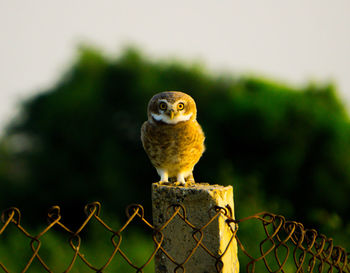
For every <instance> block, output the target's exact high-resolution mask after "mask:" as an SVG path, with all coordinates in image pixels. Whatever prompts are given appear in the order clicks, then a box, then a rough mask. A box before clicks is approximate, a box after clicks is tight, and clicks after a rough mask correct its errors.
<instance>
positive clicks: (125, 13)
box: [0, 0, 350, 134]
mask: <svg viewBox="0 0 350 273" xmlns="http://www.w3.org/2000/svg"><path fill="white" fill-rule="evenodd" d="M349 13H350V1H349V0H211V1H209V0H177V1H166V0H147V1H141V0H139V1H136V0H128V1H125V0H124V1H120V0H99V1H96V0H56V1H55V0H30V1H26V0H11V1H10V0H0V37H1V38H0V39H1V40H0V134H2V133H3V130H4V126H5V125H6V124H7V123H8V122H9V121H10V120H11V119H12V118H14V117H15V116H16V115H17V114H18V112H19V109H20V104H21V102H22V101H23V100H25V99H27V98H30V97H31V96H33V95H35V94H37V93H38V92H41V91H43V90H45V89H47V88H50V87H51V86H53V85H54V84H55V83H56V82H57V81H58V79H59V78H60V76H61V75H62V74H63V73H64V71H65V70H66V69H67V68H68V67H69V65H70V64H71V63H72V61H73V59H74V56H76V52H77V47H78V45H80V44H82V43H86V44H91V45H94V46H97V47H98V48H100V49H102V50H103V51H104V52H105V53H106V54H111V55H118V54H119V53H120V52H121V50H122V49H123V48H124V47H125V46H126V45H135V46H137V47H139V48H140V49H141V50H142V51H143V52H145V53H146V55H147V56H149V57H151V58H155V59H161V58H172V59H173V58H180V59H182V60H186V61H187V60H188V61H189V62H191V61H201V62H202V63H203V64H205V66H206V67H207V68H208V69H209V70H213V71H225V72H231V73H232V74H239V75H246V74H249V75H256V76H264V77H268V78H270V79H272V80H276V81H280V82H284V83H287V84H290V85H292V86H304V85H306V84H307V83H308V82H310V81H317V82H320V83H327V82H332V83H334V84H335V85H336V86H337V89H338V90H339V95H340V96H341V98H342V99H343V101H344V104H345V105H346V106H347V107H348V109H350V69H349V65H350V16H349ZM156 91H161V90H156Z"/></svg>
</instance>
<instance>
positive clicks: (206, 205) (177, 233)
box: [152, 183, 239, 273]
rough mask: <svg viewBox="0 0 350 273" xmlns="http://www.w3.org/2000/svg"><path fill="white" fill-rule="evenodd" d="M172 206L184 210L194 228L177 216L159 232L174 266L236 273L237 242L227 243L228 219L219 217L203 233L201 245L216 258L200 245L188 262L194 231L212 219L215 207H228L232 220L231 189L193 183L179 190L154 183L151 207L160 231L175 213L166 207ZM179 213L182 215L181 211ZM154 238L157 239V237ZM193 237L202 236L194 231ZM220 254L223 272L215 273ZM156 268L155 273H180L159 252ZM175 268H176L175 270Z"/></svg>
mask: <svg viewBox="0 0 350 273" xmlns="http://www.w3.org/2000/svg"><path fill="white" fill-rule="evenodd" d="M174 204H180V205H182V206H184V207H185V208H186V219H187V220H188V221H189V222H190V223H191V224H192V225H193V226H194V228H193V227H191V226H189V225H188V224H186V223H185V222H184V221H183V220H182V219H181V218H180V217H179V216H176V217H175V218H174V219H173V220H172V221H171V222H170V223H169V225H168V226H167V227H165V228H164V229H163V230H162V233H163V234H164V239H163V242H162V246H163V248H164V250H165V251H166V252H168V254H169V255H170V256H171V257H172V258H173V259H174V260H175V261H176V263H177V264H179V265H182V266H183V268H184V269H185V272H186V273H215V272H222V273H233V272H235V273H237V272H239V263H238V259H237V243H236V240H233V241H232V242H231V243H230V244H229V242H230V239H231V237H232V231H231V230H230V228H229V227H228V225H227V223H226V222H225V220H227V218H226V217H225V216H224V215H221V214H220V216H218V217H217V218H215V219H214V220H213V221H212V222H211V223H210V224H209V225H208V226H207V227H205V228H204V229H203V230H202V232H203V241H202V243H203V244H204V245H205V246H206V247H207V249H208V250H209V251H210V252H211V253H212V254H213V255H215V257H216V258H217V259H216V258H213V257H212V256H210V255H209V254H208V253H207V252H206V251H205V250H204V249H203V248H202V247H201V246H199V247H198V248H197V249H196V251H195V252H194V254H193V256H191V257H190V258H189V259H188V260H187V258H188V257H189V255H190V254H191V252H192V251H193V249H194V248H195V247H196V245H197V242H196V240H195V239H194V238H193V234H194V233H195V229H200V228H202V227H203V226H204V225H206V224H207V223H208V222H209V221H210V219H212V218H213V216H215V214H216V212H215V209H214V208H215V206H220V207H227V205H228V206H229V207H230V208H231V209H232V217H234V206H233V189H232V186H227V187H224V186H220V185H209V184H204V183H196V184H194V185H191V186H189V187H181V186H172V185H160V184H159V183H153V184H152V205H153V224H154V226H155V227H157V228H158V229H161V228H162V226H163V225H164V224H165V223H166V221H167V220H168V219H169V218H170V216H171V215H172V214H173V213H174V208H172V207H171V208H169V206H171V205H174ZM180 213H181V214H182V215H183V212H182V210H181V211H180ZM232 227H234V225H232ZM157 237H158V238H160V236H157ZM195 237H196V238H197V239H198V240H199V239H200V238H201V233H200V232H196V233H195ZM159 240H160V239H159ZM228 245H229V246H228ZM227 247H228V248H227ZM226 249H227V250H226ZM225 250H226V252H225ZM224 252H225V253H224ZM223 253H224V255H223V256H222V258H221V261H222V263H219V265H218V267H219V268H222V271H218V270H217V266H216V265H215V264H216V262H217V261H218V260H219V257H220V256H221V255H222V254H223ZM155 266H156V273H173V272H179V273H180V272H183V270H182V268H181V266H180V267H178V265H176V264H175V263H173V262H172V261H171V260H170V259H169V258H168V257H167V256H166V255H165V254H164V253H163V252H162V251H161V250H159V251H158V252H157V255H156V257H155ZM177 267H178V269H177V270H176V271H174V270H175V269H176V268H177Z"/></svg>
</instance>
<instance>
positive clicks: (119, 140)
mask: <svg viewBox="0 0 350 273" xmlns="http://www.w3.org/2000/svg"><path fill="white" fill-rule="evenodd" d="M164 90H181V91H184V92H186V93H189V94H190V95H191V96H193V97H194V99H195V100H196V102H197V106H198V120H199V122H200V124H201V125H202V126H203V129H204V131H205V133H206V136H207V138H206V146H207V150H206V152H205V154H204V156H203V158H202V159H201V160H200V162H199V163H198V165H197V166H196V168H195V178H196V180H197V181H207V182H210V183H219V184H232V185H233V186H234V190H235V194H236V196H235V198H236V211H237V216H238V217H239V218H240V217H244V216H247V215H248V214H253V213H255V212H258V211H261V210H270V211H272V212H274V213H277V214H283V215H285V216H286V217H287V218H290V219H295V220H297V221H300V222H303V223H304V224H305V225H307V226H309V227H315V228H318V229H319V230H320V231H322V232H325V233H326V234H327V235H329V236H334V237H336V238H337V239H338V240H339V242H341V243H342V244H343V245H344V246H345V245H346V244H349V243H350V242H349V239H347V238H349V237H350V236H349V235H350V228H349V227H350V216H349V215H350V214H349V212H350V211H349V210H350V204H349V202H348V195H349V192H350V168H349V166H350V126H349V124H350V123H349V119H348V115H347V113H346V112H345V110H344V107H343V106H342V104H341V103H340V101H339V99H338V97H337V95H336V92H335V88H334V87H333V86H332V85H325V86H318V85H310V86H307V87H305V88H299V89H297V88H291V87H288V86H285V85H282V84H278V83H275V82H270V81H268V80H265V79H259V78H253V77H240V78H235V77H232V76H231V75H222V76H220V75H217V76H214V75H212V74H211V73H209V72H206V71H204V70H203V68H202V66H201V65H198V64H197V65H196V64H193V65H184V64H182V63H181V62H164V61H156V62H152V61H150V60H149V59H147V58H145V57H143V56H142V55H141V54H140V53H139V52H138V51H137V50H135V49H132V48H129V49H127V50H125V52H124V53H123V54H122V55H121V56H120V57H118V58H117V59H112V58H108V57H106V56H104V55H102V54H101V53H100V52H99V51H98V50H96V49H92V48H88V47H84V48H82V49H81V50H80V52H79V55H78V58H77V60H76V62H75V63H74V64H73V65H72V67H71V68H70V69H69V71H68V72H67V73H66V74H65V75H63V77H62V78H61V80H59V82H58V83H57V85H56V86H54V87H53V88H51V89H49V90H46V91H44V92H42V93H40V94H39V95H37V96H34V97H32V98H31V99H30V100H28V101H25V102H24V103H23V107H22V112H21V115H20V116H19V118H18V119H17V120H15V121H13V122H12V123H11V124H10V125H9V127H8V130H7V133H6V134H5V135H4V136H3V138H2V140H1V143H0V159H1V162H2V164H1V166H0V179H1V184H2V187H1V188H2V189H1V191H0V206H1V208H5V207H9V206H14V205H15V206H18V207H20V208H21V209H22V210H24V211H27V212H28V214H30V215H33V217H34V215H36V216H38V217H42V215H44V214H45V213H46V209H47V208H48V207H49V206H51V205H54V204H58V205H60V206H61V207H62V208H63V210H64V215H65V216H66V221H71V222H72V223H80V222H79V220H80V219H77V216H76V215H77V212H79V213H80V211H81V209H82V207H83V205H85V204H86V203H88V202H90V201H95V200H98V201H100V202H101V203H102V204H103V206H104V210H107V211H110V212H114V213H116V212H121V211H122V208H124V207H126V205H128V204H130V203H135V202H136V203H142V204H144V205H145V206H146V207H149V205H150V188H151V183H152V182H153V181H156V180H157V179H158V176H157V174H156V171H155V170H154V168H153V167H152V166H151V164H150V162H149V160H148V158H147V156H146V154H145V153H144V151H143V149H142V145H141V142H140V127H141V125H142V122H143V121H144V120H145V119H146V117H147V116H146V109H147V103H148V100H149V99H150V98H151V96H153V95H154V94H155V93H157V92H160V91H164ZM148 211H149V210H148ZM33 222H34V221H33ZM33 222H32V224H33Z"/></svg>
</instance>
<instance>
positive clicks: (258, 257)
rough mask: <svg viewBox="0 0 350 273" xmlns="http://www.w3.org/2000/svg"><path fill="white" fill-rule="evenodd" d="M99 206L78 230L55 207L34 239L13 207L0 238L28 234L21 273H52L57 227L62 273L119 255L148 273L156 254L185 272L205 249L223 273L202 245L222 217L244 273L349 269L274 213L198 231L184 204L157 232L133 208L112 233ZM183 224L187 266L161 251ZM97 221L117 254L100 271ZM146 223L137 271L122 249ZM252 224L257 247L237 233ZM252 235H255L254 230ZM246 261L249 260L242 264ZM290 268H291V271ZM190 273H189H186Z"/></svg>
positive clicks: (338, 252)
mask: <svg viewBox="0 0 350 273" xmlns="http://www.w3.org/2000/svg"><path fill="white" fill-rule="evenodd" d="M100 209H101V205H100V203H98V202H94V203H91V204H88V205H86V206H85V209H84V211H85V214H86V218H85V220H84V221H83V223H82V224H81V225H80V227H79V228H78V229H77V230H71V229H70V228H69V227H67V226H66V225H65V224H64V223H63V222H62V221H61V219H62V217H61V212H60V207H58V206H54V207H52V208H51V209H50V210H49V212H48V220H49V224H48V225H47V226H46V227H45V228H44V229H43V230H42V231H41V232H39V233H38V234H36V235H33V234H30V233H29V232H28V231H27V230H26V229H25V228H24V227H23V226H22V225H21V212H20V210H19V209H17V208H15V207H12V208H9V209H7V210H4V211H3V212H2V214H1V221H2V223H3V225H2V226H1V228H0V235H3V234H5V231H6V230H7V228H8V227H9V226H10V225H14V227H15V229H16V230H18V231H19V232H20V233H22V234H24V235H25V237H26V238H27V239H28V242H29V245H30V247H31V251H32V254H31V257H30V258H29V260H28V262H27V263H26V264H25V267H24V269H23V270H22V271H21V272H28V271H30V268H31V266H32V265H33V263H34V261H36V263H39V264H40V265H41V267H42V268H43V269H44V270H45V271H47V272H53V271H52V269H51V268H50V267H49V266H48V264H47V263H46V262H45V260H44V258H43V257H42V254H41V252H40V249H41V247H42V237H43V236H44V235H45V234H46V233H48V232H49V231H50V230H51V229H53V228H54V227H56V228H57V227H58V228H60V229H61V230H62V231H63V232H64V233H66V234H68V236H69V240H68V241H69V246H67V247H70V248H71V249H72V250H73V256H72V258H71V262H70V263H69V265H68V266H67V268H66V269H65V271H64V272H70V271H72V269H73V267H74V265H75V264H76V262H77V260H78V259H80V260H81V261H82V262H83V263H84V264H85V265H86V266H87V267H88V268H90V270H92V271H95V272H104V271H105V270H106V269H107V268H108V267H109V266H110V264H111V262H112V260H113V259H115V258H116V257H117V256H120V257H121V258H122V259H124V260H125V262H126V263H127V264H128V265H129V266H130V270H132V271H131V272H144V268H145V267H146V266H147V265H148V264H149V263H150V262H151V261H152V260H153V259H154V258H155V256H156V254H159V253H161V254H164V255H165V256H166V257H167V258H168V259H170V260H171V261H172V262H173V263H174V264H175V265H176V267H175V270H174V272H186V263H187V262H188V261H189V260H190V259H191V257H192V256H193V254H194V253H195V252H196V251H197V249H198V248H201V249H203V250H204V251H205V252H206V253H207V254H208V255H209V256H211V257H212V258H213V259H214V262H215V264H216V268H217V272H219V273H220V272H221V270H222V265H220V264H221V263H222V262H221V259H222V256H223V255H225V252H224V253H223V254H222V255H221V256H215V255H214V254H213V253H211V252H210V251H209V250H208V248H207V247H206V246H205V245H204V243H203V237H204V236H205V235H206V234H205V230H206V227H207V226H209V225H210V224H211V222H212V221H213V220H214V219H215V218H216V217H218V216H219V215H220V216H223V217H225V219H226V221H225V222H226V224H227V225H229V227H230V230H231V232H232V236H231V239H230V240H229V242H228V244H231V243H232V242H233V241H234V240H236V242H237V245H238V248H239V258H240V264H241V269H240V270H241V272H262V270H261V268H264V271H265V272H349V273H350V267H349V264H348V261H349V253H347V252H346V251H345V249H344V248H342V247H339V246H334V245H333V240H332V239H331V238H327V237H326V236H324V235H322V234H318V232H317V231H316V230H314V229H305V228H304V226H303V225H302V224H301V223H298V222H294V221H287V220H286V219H285V218H284V217H283V216H281V215H276V214H273V213H268V212H262V213H258V214H255V215H252V216H249V217H246V218H244V219H239V220H235V219H232V217H231V213H230V211H229V208H227V207H226V208H224V207H215V208H213V210H214V214H213V215H214V216H213V217H212V218H211V219H210V220H209V221H208V223H206V224H205V225H203V226H201V227H196V226H194V225H193V224H192V223H191V222H189V220H188V219H187V217H186V209H185V208H184V207H183V206H182V205H177V204H175V205H172V206H170V207H169V211H171V213H170V215H169V217H168V219H167V221H165V223H164V224H163V225H162V226H161V227H158V228H156V227H155V226H153V225H152V223H151V222H150V221H148V220H146V219H145V216H144V215H145V214H144V209H143V207H142V206H141V205H138V204H133V205H130V206H128V207H127V209H126V215H127V220H126V222H125V223H124V225H122V226H121V227H120V228H119V229H113V228H112V227H110V226H109V225H108V224H107V223H106V222H105V221H104V220H103V219H102V218H101V217H100ZM175 218H178V219H181V220H182V221H183V222H184V223H185V224H186V225H188V226H189V227H190V228H191V230H192V237H193V239H194V242H195V246H194V248H193V249H192V251H191V252H190V254H189V255H188V257H187V258H186V259H185V260H184V261H176V260H175V259H174V258H173V257H172V256H171V255H170V254H169V253H168V252H167V251H166V250H165V249H164V248H163V247H162V242H163V239H164V236H163V233H162V232H163V230H164V229H165V228H166V227H167V225H169V224H170V223H171V222H172V221H173V219H175ZM92 220H96V221H97V222H98V223H99V225H100V226H101V227H102V228H103V229H104V230H105V231H106V232H107V233H109V234H110V242H111V245H112V247H113V252H112V254H111V255H110V257H109V258H108V259H107V261H106V262H105V264H104V265H103V266H102V267H96V265H93V264H92V263H91V262H90V261H89V260H88V259H87V258H86V257H85V256H84V253H82V251H81V248H80V246H81V242H82V239H81V234H82V231H83V230H85V229H87V225H88V223H89V222H90V221H92ZM136 220H137V221H142V222H143V224H144V225H145V226H147V227H148V229H151V230H152V231H153V233H152V240H153V242H154V245H155V247H154V251H153V253H152V254H151V255H150V256H149V257H147V258H146V259H145V261H144V264H143V265H141V266H139V265H136V264H134V263H133V262H132V260H133V259H132V257H131V258H130V257H128V256H127V254H126V252H124V251H123V250H122V248H121V242H122V240H123V235H124V232H125V230H126V229H127V228H128V227H129V225H130V223H132V222H134V221H136ZM245 223H248V224H249V227H251V226H254V227H257V226H259V227H260V228H262V230H263V234H264V236H263V238H262V239H261V240H258V241H257V242H256V244H255V246H247V245H246V243H245V242H244V238H240V232H239V228H243V227H242V225H243V224H244V225H245ZM252 234H253V231H252ZM242 260H244V261H246V263H245V264H242ZM291 264H292V266H291ZM0 269H2V270H3V271H4V272H10V271H9V270H8V268H7V267H6V265H5V264H4V263H2V258H1V257H0ZM187 273H191V272H187Z"/></svg>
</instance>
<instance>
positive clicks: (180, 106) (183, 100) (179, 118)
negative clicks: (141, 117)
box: [148, 91, 197, 124]
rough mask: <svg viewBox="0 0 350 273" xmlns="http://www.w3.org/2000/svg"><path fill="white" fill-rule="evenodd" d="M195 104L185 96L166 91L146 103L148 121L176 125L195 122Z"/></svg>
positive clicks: (180, 93)
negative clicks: (189, 121)
mask: <svg viewBox="0 0 350 273" xmlns="http://www.w3.org/2000/svg"><path fill="white" fill-rule="evenodd" d="M196 115H197V108H196V103H195V102H194V100H193V99H192V98H191V97H190V96H189V95H187V94H185V93H182V92H178V91H166V92H162V93H158V94H156V95H154V96H153V97H152V99H151V100H150V102H149V103H148V120H149V121H152V120H155V121H161V122H164V123H166V124H176V123H179V122H183V121H188V120H195V119H196Z"/></svg>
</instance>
